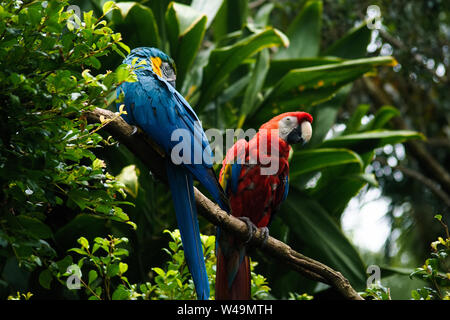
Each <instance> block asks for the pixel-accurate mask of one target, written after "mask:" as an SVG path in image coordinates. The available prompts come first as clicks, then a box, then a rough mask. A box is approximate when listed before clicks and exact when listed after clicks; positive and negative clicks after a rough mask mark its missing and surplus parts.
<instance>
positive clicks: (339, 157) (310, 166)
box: [289, 148, 364, 181]
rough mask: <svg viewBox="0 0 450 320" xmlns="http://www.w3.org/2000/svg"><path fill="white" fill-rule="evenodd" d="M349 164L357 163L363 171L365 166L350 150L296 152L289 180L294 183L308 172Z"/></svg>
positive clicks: (290, 166)
mask: <svg viewBox="0 0 450 320" xmlns="http://www.w3.org/2000/svg"><path fill="white" fill-rule="evenodd" d="M349 163H356V164H358V165H359V166H360V167H361V169H362V167H363V165H364V164H363V162H362V160H361V157H360V156H359V155H358V154H357V153H355V152H353V151H351V150H348V149H333V148H330V149H313V150H301V151H295V152H294V154H293V156H292V159H291V160H290V162H289V179H290V180H292V181H293V180H295V178H296V177H297V176H299V175H301V174H305V173H307V172H311V171H316V170H320V169H323V168H328V167H332V166H338V165H343V164H349Z"/></svg>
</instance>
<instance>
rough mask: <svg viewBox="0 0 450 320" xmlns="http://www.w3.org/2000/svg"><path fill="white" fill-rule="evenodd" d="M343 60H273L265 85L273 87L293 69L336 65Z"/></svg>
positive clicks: (329, 58) (331, 58) (328, 58)
mask: <svg viewBox="0 0 450 320" xmlns="http://www.w3.org/2000/svg"><path fill="white" fill-rule="evenodd" d="M343 61H344V60H342V59H341V58H334V57H325V58H299V59H283V60H271V61H270V67H269V71H268V75H267V77H266V81H265V83H264V86H265V87H271V86H273V85H275V84H276V83H277V82H278V81H280V80H281V78H283V77H284V76H285V75H286V74H287V73H288V72H289V71H291V70H293V69H300V68H308V67H315V66H321V65H326V64H336V63H340V62H343Z"/></svg>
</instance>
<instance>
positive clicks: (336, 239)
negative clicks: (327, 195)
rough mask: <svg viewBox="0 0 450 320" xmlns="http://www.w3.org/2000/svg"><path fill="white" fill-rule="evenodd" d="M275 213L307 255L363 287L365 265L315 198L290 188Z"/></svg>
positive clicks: (358, 288)
mask: <svg viewBox="0 0 450 320" xmlns="http://www.w3.org/2000/svg"><path fill="white" fill-rule="evenodd" d="M279 216H280V217H281V219H282V220H283V221H284V222H285V223H286V224H287V225H289V226H292V227H291V229H290V230H291V232H293V233H294V235H295V237H296V238H298V239H299V241H300V242H301V243H304V246H305V248H307V251H308V255H309V256H310V257H312V258H314V259H317V260H318V261H320V262H322V263H324V264H326V265H328V266H330V267H332V268H334V269H335V270H337V271H339V272H341V273H342V274H343V275H344V277H346V278H347V279H348V280H349V281H350V283H351V285H352V286H354V287H355V288H356V289H357V290H360V289H362V288H364V287H365V279H366V272H365V266H364V263H363V262H362V260H361V258H360V256H359V254H358V252H357V251H356V249H355V248H354V247H353V245H352V244H351V243H350V242H349V241H348V239H347V238H346V236H345V235H344V234H343V232H342V231H341V229H340V228H339V227H338V225H337V224H336V222H335V221H333V220H332V218H331V217H330V215H329V214H328V213H327V212H326V210H325V209H324V208H323V207H322V206H321V205H320V204H319V203H318V202H316V201H314V200H312V199H310V198H308V197H306V196H305V195H303V194H302V193H300V192H299V191H297V190H296V189H295V188H291V189H290V190H289V195H288V198H287V200H286V202H285V203H283V205H282V207H281V212H280V214H279ZM299 241H296V242H299ZM294 249H296V248H295V247H294Z"/></svg>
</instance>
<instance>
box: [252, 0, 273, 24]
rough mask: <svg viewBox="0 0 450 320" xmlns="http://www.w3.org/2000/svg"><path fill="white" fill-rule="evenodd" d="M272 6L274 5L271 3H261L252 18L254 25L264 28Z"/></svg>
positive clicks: (267, 22)
mask: <svg viewBox="0 0 450 320" xmlns="http://www.w3.org/2000/svg"><path fill="white" fill-rule="evenodd" d="M274 7H275V5H274V4H273V3H266V4H265V5H262V6H261V8H259V9H258V11H257V12H256V14H255V17H254V18H253V23H254V25H255V26H256V27H258V28H265V27H266V26H267V25H269V18H270V13H271V12H272V10H273V8H274Z"/></svg>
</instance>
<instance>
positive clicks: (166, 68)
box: [161, 62, 177, 82]
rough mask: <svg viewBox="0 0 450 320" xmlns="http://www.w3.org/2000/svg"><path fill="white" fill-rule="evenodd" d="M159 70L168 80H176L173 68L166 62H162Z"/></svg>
mask: <svg viewBox="0 0 450 320" xmlns="http://www.w3.org/2000/svg"><path fill="white" fill-rule="evenodd" d="M161 71H162V74H163V77H164V78H165V79H166V80H167V81H169V82H174V81H175V80H176V78H177V77H176V75H175V70H174V69H173V68H172V66H171V65H170V64H169V63H168V62H163V63H162V65H161Z"/></svg>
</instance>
